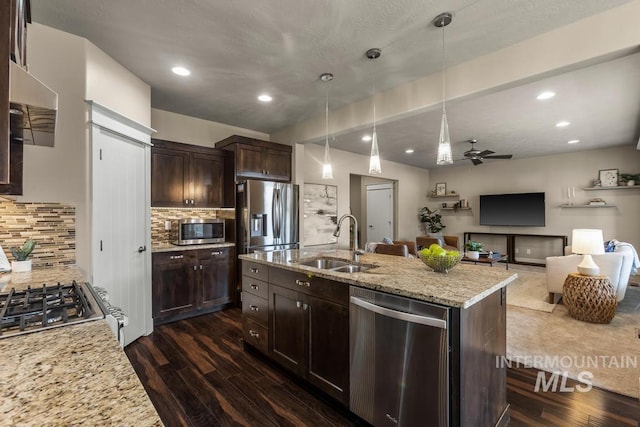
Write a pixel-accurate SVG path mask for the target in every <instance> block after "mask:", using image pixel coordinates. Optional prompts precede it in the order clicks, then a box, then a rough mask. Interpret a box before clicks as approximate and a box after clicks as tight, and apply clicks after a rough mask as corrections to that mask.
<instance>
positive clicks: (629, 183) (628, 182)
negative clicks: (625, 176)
mask: <svg viewBox="0 0 640 427" xmlns="http://www.w3.org/2000/svg"><path fill="white" fill-rule="evenodd" d="M627 185H628V186H632V185H636V181H635V180H633V179H630V180H629V181H627Z"/></svg>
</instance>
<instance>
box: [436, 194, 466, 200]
mask: <svg viewBox="0 0 640 427" xmlns="http://www.w3.org/2000/svg"><path fill="white" fill-rule="evenodd" d="M429 198H430V199H452V198H455V199H459V198H460V195H459V194H445V195H444V196H434V195H431V196H429Z"/></svg>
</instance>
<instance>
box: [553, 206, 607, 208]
mask: <svg viewBox="0 0 640 427" xmlns="http://www.w3.org/2000/svg"><path fill="white" fill-rule="evenodd" d="M560 207H561V208H615V207H616V205H560Z"/></svg>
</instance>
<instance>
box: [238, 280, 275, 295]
mask: <svg viewBox="0 0 640 427" xmlns="http://www.w3.org/2000/svg"><path fill="white" fill-rule="evenodd" d="M242 292H246V293H250V294H253V295H255V296H258V297H260V298H264V299H268V298H269V296H268V295H269V285H268V283H267V282H263V281H262V280H256V279H254V278H253V277H250V276H242Z"/></svg>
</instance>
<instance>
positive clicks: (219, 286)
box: [198, 248, 234, 308]
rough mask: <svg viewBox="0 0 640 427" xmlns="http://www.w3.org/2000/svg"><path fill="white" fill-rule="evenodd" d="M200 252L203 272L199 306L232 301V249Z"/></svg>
mask: <svg viewBox="0 0 640 427" xmlns="http://www.w3.org/2000/svg"><path fill="white" fill-rule="evenodd" d="M198 252H199V256H198V259H199V262H200V270H201V273H202V274H201V277H200V279H201V280H200V281H199V284H198V285H199V289H198V308H204V307H213V306H217V305H221V304H227V303H230V302H231V301H232V292H231V287H232V285H233V277H234V275H233V272H234V268H233V265H234V264H233V259H232V257H231V254H230V249H229V248H221V249H207V250H200V251H198Z"/></svg>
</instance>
